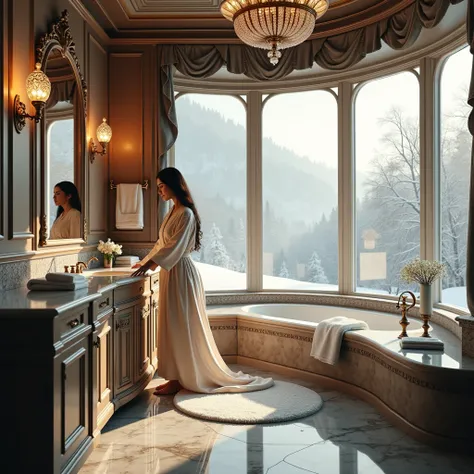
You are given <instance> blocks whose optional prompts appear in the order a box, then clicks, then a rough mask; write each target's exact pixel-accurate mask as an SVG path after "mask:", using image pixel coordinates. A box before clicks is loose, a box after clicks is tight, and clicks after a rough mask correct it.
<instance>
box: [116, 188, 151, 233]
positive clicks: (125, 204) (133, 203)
mask: <svg viewBox="0 0 474 474" xmlns="http://www.w3.org/2000/svg"><path fill="white" fill-rule="evenodd" d="M143 225H144V224H143V190H142V186H141V184H118V185H117V202H116V204H115V227H116V228H117V229H125V230H141V229H143Z"/></svg>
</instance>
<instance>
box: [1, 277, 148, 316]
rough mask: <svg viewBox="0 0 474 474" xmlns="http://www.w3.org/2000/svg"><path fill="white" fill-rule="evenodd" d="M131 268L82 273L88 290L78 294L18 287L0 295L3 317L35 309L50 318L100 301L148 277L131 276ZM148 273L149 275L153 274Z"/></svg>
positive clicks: (78, 291) (76, 292)
mask: <svg viewBox="0 0 474 474" xmlns="http://www.w3.org/2000/svg"><path fill="white" fill-rule="evenodd" d="M132 272H133V270H132V269H131V268H114V269H104V268H96V269H93V270H88V271H85V272H84V273H83V275H84V276H85V277H87V280H88V288H83V289H81V290H77V291H29V290H28V289H27V288H17V289H14V290H8V291H3V292H0V317H3V318H5V317H15V316H17V315H18V313H20V312H22V313H24V312H25V310H35V313H34V314H35V316H37V317H51V316H55V315H57V314H60V313H62V312H64V311H67V310H68V309H70V308H71V307H73V306H78V305H80V304H88V303H89V302H91V301H93V300H95V299H96V298H100V295H101V294H102V293H104V292H105V291H107V290H111V289H113V288H116V287H118V286H122V285H127V284H129V283H130V282H133V281H137V280H140V279H143V278H146V277H143V276H140V277H131V276H130V275H131V273H132ZM152 274H153V272H149V274H147V275H152Z"/></svg>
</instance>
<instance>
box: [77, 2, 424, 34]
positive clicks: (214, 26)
mask: <svg viewBox="0 0 474 474" xmlns="http://www.w3.org/2000/svg"><path fill="white" fill-rule="evenodd" d="M414 1H415V0H332V1H331V0H330V8H329V10H328V12H327V13H326V14H325V15H324V16H323V17H322V18H321V19H319V20H318V21H317V23H316V28H315V30H314V33H313V35H312V38H318V37H324V36H330V35H334V34H339V33H343V32H347V31H350V30H352V29H356V28H360V27H362V26H366V25H368V24H371V23H374V22H377V21H379V20H381V19H383V18H386V17H388V16H391V15H393V14H394V13H396V12H398V11H400V10H401V9H403V8H405V7H407V6H408V5H410V4H411V3H413V2H414ZM81 3H82V5H83V7H85V8H86V10H87V11H88V12H89V14H90V15H91V16H92V17H93V18H94V20H95V21H96V22H97V23H98V25H100V27H101V28H102V29H103V30H104V31H105V32H106V33H107V35H108V36H109V37H110V38H116V39H120V38H121V39H124V40H126V39H128V40H132V39H135V40H141V41H146V42H167V43H233V42H235V43H238V42H240V41H239V40H238V38H237V37H236V35H235V33H234V29H233V26H232V23H231V22H229V21H227V20H226V19H224V18H223V16H222V15H221V13H220V11H219V5H220V0H82V2H81Z"/></svg>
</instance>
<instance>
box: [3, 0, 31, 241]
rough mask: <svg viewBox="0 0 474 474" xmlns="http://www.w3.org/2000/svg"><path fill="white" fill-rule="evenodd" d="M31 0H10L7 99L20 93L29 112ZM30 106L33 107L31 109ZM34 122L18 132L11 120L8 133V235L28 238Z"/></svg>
mask: <svg viewBox="0 0 474 474" xmlns="http://www.w3.org/2000/svg"><path fill="white" fill-rule="evenodd" d="M31 7H32V2H31V1H30V0H15V1H14V2H11V8H12V13H13V18H14V25H15V28H12V29H10V35H9V36H10V38H9V43H10V44H11V47H10V50H9V53H10V57H9V63H10V65H11V67H12V70H11V83H10V100H11V101H12V100H13V98H14V97H15V95H16V94H20V97H21V100H22V102H24V103H25V104H26V107H27V110H28V112H29V113H33V110H34V109H33V107H32V105H31V103H30V102H29V100H28V96H27V94H26V87H25V80H26V78H27V76H28V74H29V73H30V72H31V71H32V68H33V66H34V49H33V48H31V44H32V31H31V28H32V15H33V11H32V8H31ZM32 109H33V110H32ZM33 127H34V123H33V122H31V121H29V120H27V124H26V127H25V128H24V129H23V131H22V133H21V134H18V133H16V132H15V131H14V129H13V123H12V122H11V121H10V127H9V135H10V137H9V138H10V139H11V146H10V150H9V156H8V158H9V166H8V168H9V179H8V181H9V184H10V186H9V193H8V217H9V219H8V234H9V235H8V237H9V238H10V239H13V240H15V239H18V240H23V239H31V238H33V237H34V235H33V231H32V209H31V202H32V195H31V193H32V184H33V183H32V150H31V144H32V130H33ZM29 245H30V246H31V243H30V244H29Z"/></svg>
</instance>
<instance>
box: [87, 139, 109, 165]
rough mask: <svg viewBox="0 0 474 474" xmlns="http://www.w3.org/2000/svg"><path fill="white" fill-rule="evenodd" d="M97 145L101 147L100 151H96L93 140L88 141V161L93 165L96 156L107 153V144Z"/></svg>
mask: <svg viewBox="0 0 474 474" xmlns="http://www.w3.org/2000/svg"><path fill="white" fill-rule="evenodd" d="M99 143H100V144H101V146H102V150H101V151H99V150H98V149H97V145H96V144H95V143H94V139H93V138H91V139H90V140H89V161H90V162H91V163H94V160H95V157H96V155H99V156H103V155H105V154H106V153H107V143H105V142H99Z"/></svg>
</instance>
